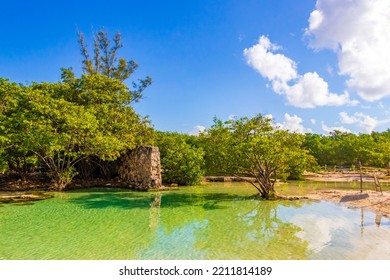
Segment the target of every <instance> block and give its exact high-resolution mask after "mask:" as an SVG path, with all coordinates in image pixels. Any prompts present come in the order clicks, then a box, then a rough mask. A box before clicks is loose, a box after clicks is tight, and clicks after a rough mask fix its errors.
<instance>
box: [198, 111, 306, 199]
mask: <svg viewBox="0 0 390 280" xmlns="http://www.w3.org/2000/svg"><path fill="white" fill-rule="evenodd" d="M201 138H202V140H201V143H202V145H203V146H204V147H207V150H206V166H207V167H208V168H209V170H208V171H209V172H210V173H217V174H230V175H235V176H237V177H241V178H243V179H244V180H247V179H246V178H247V177H252V178H255V182H253V181H252V180H248V182H249V183H251V184H252V185H253V186H254V187H255V188H256V189H257V191H258V193H259V195H260V196H261V197H262V198H265V199H270V198H273V197H274V196H275V182H276V179H277V178H278V177H282V178H287V177H288V176H290V174H294V175H295V176H297V174H299V173H301V172H302V171H303V170H304V168H305V166H306V161H307V159H308V158H310V157H309V156H308V154H307V152H306V150H304V149H302V143H303V139H304V137H303V136H302V135H300V134H296V133H290V132H288V131H284V130H279V129H276V128H275V127H274V126H273V125H272V123H271V120H270V119H268V118H266V117H264V116H262V115H257V116H256V117H253V118H247V117H245V118H240V119H234V120H230V121H227V122H222V121H221V120H218V119H214V125H213V126H212V127H211V128H210V129H209V130H207V131H206V132H205V133H204V134H203V135H201ZM209 172H208V173H209Z"/></svg>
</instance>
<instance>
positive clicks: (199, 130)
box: [190, 125, 206, 135]
mask: <svg viewBox="0 0 390 280" xmlns="http://www.w3.org/2000/svg"><path fill="white" fill-rule="evenodd" d="M205 130H206V127H204V126H203V125H196V126H195V127H194V128H193V129H192V130H191V132H190V135H199V133H203V132H205Z"/></svg>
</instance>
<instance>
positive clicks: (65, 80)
mask: <svg viewBox="0 0 390 280" xmlns="http://www.w3.org/2000/svg"><path fill="white" fill-rule="evenodd" d="M97 38H98V40H99V41H98V42H101V46H102V47H105V48H106V49H107V48H108V42H109V41H108V38H107V36H106V33H98V36H97ZM102 42H104V44H103V43H102ZM120 46H121V45H120V37H118V36H115V46H114V47H113V49H114V50H115V51H111V52H110V53H109V63H108V64H107V65H100V64H99V63H98V62H99V61H100V60H102V61H105V56H106V55H107V54H106V53H105V52H103V56H99V57H97V56H98V54H99V53H96V52H95V55H96V57H97V58H96V59H97V64H96V65H95V66H96V69H97V70H99V71H94V72H90V71H86V72H87V73H85V74H83V75H82V76H81V77H80V78H77V77H75V75H74V73H73V72H72V70H71V69H62V80H61V81H60V82H58V83H33V84H32V85H28V86H25V85H19V84H15V83H11V82H9V81H7V80H4V79H1V80H0V98H1V101H0V102H1V105H0V108H1V109H0V110H1V111H0V112H1V116H0V118H1V119H0V120H1V126H0V141H1V149H0V155H2V160H1V161H0V162H1V164H0V166H1V167H2V169H5V168H4V165H5V164H4V163H5V162H7V163H8V168H9V169H11V170H13V171H16V172H17V173H19V174H20V175H21V177H22V179H25V178H26V176H25V174H26V173H28V172H29V171H31V169H33V168H38V169H43V170H45V171H47V172H48V173H49V175H50V178H51V180H52V183H53V187H54V188H55V189H59V190H62V189H64V188H65V187H66V186H67V185H68V184H69V183H70V182H71V181H72V179H73V177H74V176H75V175H76V174H77V171H76V169H75V166H76V164H77V163H79V162H80V161H82V160H85V159H87V158H92V157H95V158H98V159H101V160H106V161H113V160H115V159H117V158H118V157H119V156H120V155H121V154H122V153H124V152H125V151H126V150H128V149H133V148H135V147H136V146H137V145H144V144H150V143H151V142H152V141H153V130H152V128H151V127H150V125H149V121H148V120H147V119H145V118H142V117H141V116H139V115H138V114H137V113H135V111H134V110H133V108H132V107H131V106H129V105H130V104H131V102H133V101H134V100H135V99H139V98H140V97H141V93H142V91H143V90H144V88H145V87H146V86H147V85H149V84H150V78H147V79H146V80H144V81H141V85H140V86H137V85H135V87H136V88H135V89H134V90H131V89H129V88H128V87H127V86H126V85H125V84H124V83H123V81H122V80H123V79H124V78H127V77H129V76H130V74H131V73H132V71H134V69H135V68H134V67H128V66H127V65H128V64H127V62H126V61H125V60H123V59H120V60H119V65H118V66H117V67H114V66H113V65H114V63H115V61H116V50H117V49H118V48H119V47H120ZM82 47H83V49H84V48H85V45H82ZM84 51H85V50H84ZM103 51H105V49H104V50H103ZM84 54H86V53H84ZM84 64H85V65H89V64H90V63H89V61H84ZM125 66H126V67H125ZM106 67H111V68H112V69H116V72H114V74H112V75H111V74H110V72H107V69H106ZM123 67H124V68H123ZM84 68H85V69H87V68H86V66H85V67H84ZM122 68H123V69H122ZM87 70H88V69H87ZM117 76H118V77H120V78H121V79H119V78H118V77H117Z"/></svg>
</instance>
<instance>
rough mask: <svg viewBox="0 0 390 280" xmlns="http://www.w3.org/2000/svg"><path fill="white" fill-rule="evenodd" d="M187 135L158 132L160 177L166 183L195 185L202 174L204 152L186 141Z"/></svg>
mask: <svg viewBox="0 0 390 280" xmlns="http://www.w3.org/2000/svg"><path fill="white" fill-rule="evenodd" d="M187 139H190V138H189V137H188V135H184V134H179V133H169V132H159V133H158V140H157V146H158V147H159V149H160V156H161V167H162V170H163V172H162V179H163V182H164V183H166V184H172V183H175V184H178V185H196V184H199V183H200V181H201V178H202V176H203V175H204V172H203V166H204V159H203V157H204V152H203V150H202V149H201V148H198V147H196V146H195V145H194V144H192V145H191V144H189V143H187V142H186V140H187Z"/></svg>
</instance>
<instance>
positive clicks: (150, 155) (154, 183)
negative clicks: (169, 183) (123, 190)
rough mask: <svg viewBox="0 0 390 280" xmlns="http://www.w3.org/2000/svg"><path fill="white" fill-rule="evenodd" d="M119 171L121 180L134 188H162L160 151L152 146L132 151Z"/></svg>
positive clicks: (123, 158)
mask: <svg viewBox="0 0 390 280" xmlns="http://www.w3.org/2000/svg"><path fill="white" fill-rule="evenodd" d="M118 171H119V176H120V177H121V179H122V180H124V181H126V182H127V183H128V184H129V186H130V187H132V188H135V189H138V190H147V189H150V188H161V187H162V181H161V165H160V150H159V149H158V147H152V146H142V147H138V148H136V149H134V150H131V151H129V152H128V153H127V154H126V155H125V156H123V157H122V159H121V164H120V166H119V170H118Z"/></svg>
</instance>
